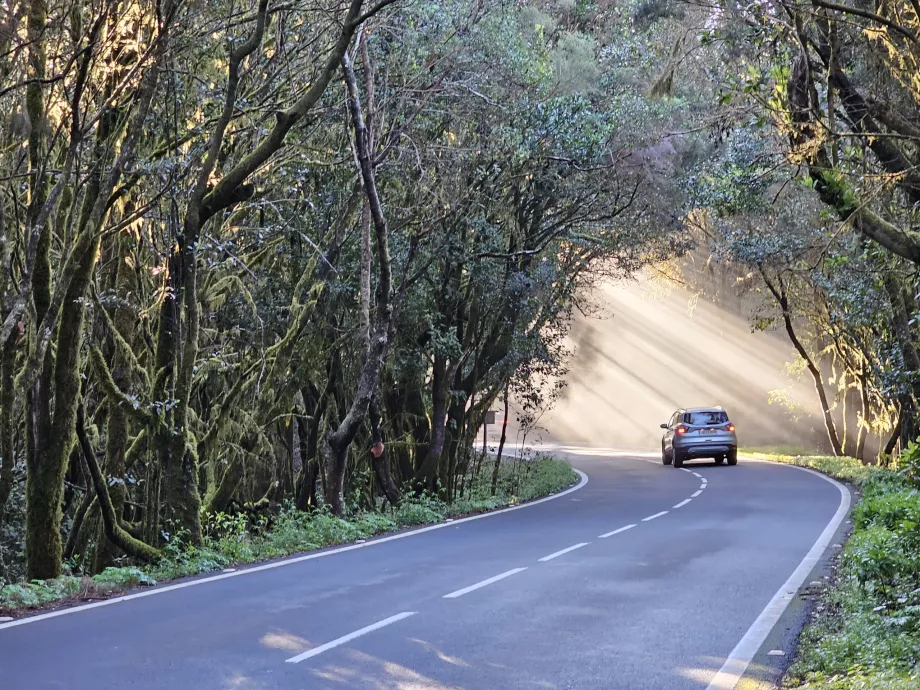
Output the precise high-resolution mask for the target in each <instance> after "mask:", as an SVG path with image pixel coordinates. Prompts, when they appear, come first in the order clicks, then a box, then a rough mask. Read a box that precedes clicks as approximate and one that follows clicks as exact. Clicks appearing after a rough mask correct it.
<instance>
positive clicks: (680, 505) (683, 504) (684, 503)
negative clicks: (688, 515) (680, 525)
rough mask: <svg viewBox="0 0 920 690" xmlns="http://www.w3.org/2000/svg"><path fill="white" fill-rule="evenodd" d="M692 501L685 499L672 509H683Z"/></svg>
mask: <svg viewBox="0 0 920 690" xmlns="http://www.w3.org/2000/svg"><path fill="white" fill-rule="evenodd" d="M692 500H693V499H692V498H685V499H684V500H683V501H681V502H680V503H678V504H677V505H676V506H674V507H675V508H683V507H684V506H685V505H687V504H688V503H689V502H690V501H692Z"/></svg>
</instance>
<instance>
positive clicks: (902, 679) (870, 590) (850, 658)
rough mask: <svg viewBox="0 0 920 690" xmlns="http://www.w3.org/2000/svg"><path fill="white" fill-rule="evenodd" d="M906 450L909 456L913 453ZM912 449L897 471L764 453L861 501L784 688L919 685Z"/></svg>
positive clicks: (919, 553)
mask: <svg viewBox="0 0 920 690" xmlns="http://www.w3.org/2000/svg"><path fill="white" fill-rule="evenodd" d="M912 451H913V452H912ZM916 455H920V454H918V453H917V449H916V448H912V449H908V451H907V452H906V453H905V454H904V457H903V462H902V466H901V467H900V468H894V469H889V468H885V467H875V466H867V465H863V464H862V463H861V462H859V461H858V460H854V459H852V458H835V457H822V456H780V455H768V456H765V457H768V458H769V459H771V460H775V461H779V462H786V463H790V464H796V465H799V466H803V467H810V468H813V469H816V470H818V471H821V472H823V473H825V474H828V475H829V476H832V477H834V478H836V479H841V480H844V481H847V482H849V483H851V484H853V485H854V486H855V487H856V488H857V490H858V491H859V494H860V501H859V502H858V503H857V505H856V507H855V508H854V509H853V513H852V521H853V533H852V535H851V537H850V539H849V540H848V542H847V544H846V545H845V547H844V549H843V551H842V553H841V555H840V560H839V563H838V569H837V576H836V579H835V581H834V582H833V585H832V586H831V587H830V588H829V589H828V590H827V592H826V593H825V594H824V595H823V601H822V602H821V603H822V605H821V606H819V607H818V608H817V610H818V614H817V616H816V617H815V618H814V620H813V621H812V622H811V623H810V624H809V625H808V626H807V627H806V629H805V630H804V632H803V633H802V636H801V638H800V640H799V654H798V657H797V659H796V661H795V662H794V663H793V665H792V666H791V667H790V669H789V671H788V673H787V676H786V679H785V685H786V687H796V688H800V689H806V688H807V689H808V690H907V689H908V688H910V689H911V690H915V689H916V688H918V687H920V491H918V486H917V484H918V473H917V472H916V469H917V464H916V462H915V460H914V458H915V456H916Z"/></svg>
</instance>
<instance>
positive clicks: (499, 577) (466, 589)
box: [443, 568, 527, 599]
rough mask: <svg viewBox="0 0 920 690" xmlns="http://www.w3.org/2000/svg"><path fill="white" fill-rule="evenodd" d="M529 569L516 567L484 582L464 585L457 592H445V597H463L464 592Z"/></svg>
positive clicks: (466, 592)
mask: <svg viewBox="0 0 920 690" xmlns="http://www.w3.org/2000/svg"><path fill="white" fill-rule="evenodd" d="M524 570H527V568H515V569H514V570H507V571H505V572H503V573H502V574H501V575H496V576H495V577H490V578H489V579H488V580H483V581H482V582H477V583H476V584H475V585H470V586H469V587H464V588H463V589H458V590H457V591H456V592H451V593H450V594H445V595H444V597H443V598H444V599H456V598H457V597H462V596H463V595H464V594H469V593H470V592H475V591H476V590H477V589H481V588H483V587H487V586H489V585H491V584H493V583H495V582H498V581H499V580H504V579H505V578H506V577H511V576H512V575H517V574H518V573H520V572H522V571H524Z"/></svg>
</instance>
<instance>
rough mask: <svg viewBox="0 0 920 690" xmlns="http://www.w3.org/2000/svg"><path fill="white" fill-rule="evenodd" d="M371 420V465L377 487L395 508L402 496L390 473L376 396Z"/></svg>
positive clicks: (371, 407)
mask: <svg viewBox="0 0 920 690" xmlns="http://www.w3.org/2000/svg"><path fill="white" fill-rule="evenodd" d="M370 418H371V465H372V466H373V468H374V476H375V477H376V479H377V485H378V486H379V487H380V490H381V491H383V495H384V496H386V498H387V500H388V501H389V502H390V505H391V506H393V507H394V508H395V507H396V506H398V505H399V502H400V501H401V500H402V494H401V493H400V491H399V487H398V486H396V482H395V481H393V474H392V472H391V471H390V457H389V454H388V453H387V448H386V445H385V444H384V438H383V424H382V420H381V413H380V405H379V403H378V402H377V397H376V396H375V397H373V398H371V405H370Z"/></svg>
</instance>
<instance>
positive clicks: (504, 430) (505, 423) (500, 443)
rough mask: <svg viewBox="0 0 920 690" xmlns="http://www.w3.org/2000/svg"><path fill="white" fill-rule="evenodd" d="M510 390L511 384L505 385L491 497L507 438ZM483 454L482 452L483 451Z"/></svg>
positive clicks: (495, 489)
mask: <svg viewBox="0 0 920 690" xmlns="http://www.w3.org/2000/svg"><path fill="white" fill-rule="evenodd" d="M510 389H511V382H510V381H509V382H508V383H506V384H505V394H504V396H503V397H504V403H505V418H504V420H503V421H502V435H501V438H500V439H499V441H498V455H496V456H495V467H493V468H492V495H493V496H494V495H495V492H496V491H498V470H499V467H500V466H501V462H502V451H503V450H504V449H505V439H506V438H507V436H508V392H509V390H510ZM483 452H484V451H483Z"/></svg>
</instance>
